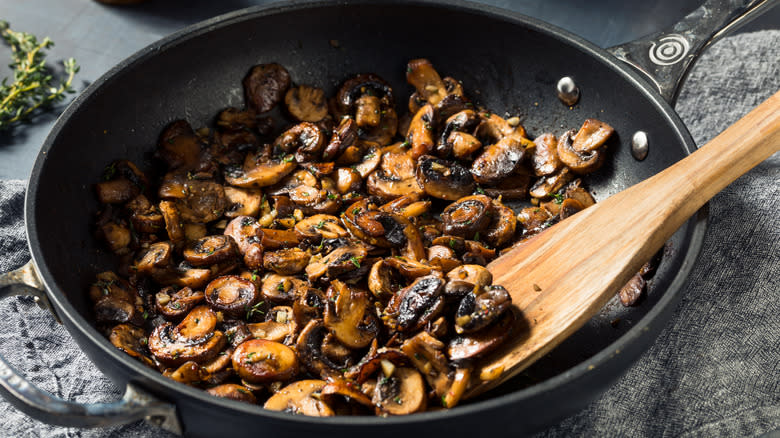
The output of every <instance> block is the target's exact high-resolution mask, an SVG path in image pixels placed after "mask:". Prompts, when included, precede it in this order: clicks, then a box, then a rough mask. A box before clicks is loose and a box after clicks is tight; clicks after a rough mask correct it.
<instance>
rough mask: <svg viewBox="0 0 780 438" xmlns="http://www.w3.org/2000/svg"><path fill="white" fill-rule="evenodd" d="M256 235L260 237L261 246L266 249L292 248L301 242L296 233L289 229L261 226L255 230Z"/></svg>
mask: <svg viewBox="0 0 780 438" xmlns="http://www.w3.org/2000/svg"><path fill="white" fill-rule="evenodd" d="M257 235H258V237H260V243H261V244H262V245H263V248H265V249H268V250H275V249H280V248H292V247H295V246H298V244H299V243H301V239H300V238H298V235H297V234H295V232H294V231H290V230H275V229H272V228H262V229H260V230H259V231H258V232H257Z"/></svg>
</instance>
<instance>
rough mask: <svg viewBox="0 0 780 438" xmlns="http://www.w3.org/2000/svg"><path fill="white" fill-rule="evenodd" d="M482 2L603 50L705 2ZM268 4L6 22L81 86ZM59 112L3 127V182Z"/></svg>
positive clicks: (3, 14) (44, 14) (85, 12)
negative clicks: (137, 56)
mask: <svg viewBox="0 0 780 438" xmlns="http://www.w3.org/2000/svg"><path fill="white" fill-rule="evenodd" d="M481 2H482V3H486V4H490V5H494V6H499V7H503V8H507V9H512V10H515V11H517V12H520V13H523V14H526V15H530V16H532V17H536V18H539V19H542V20H544V21H547V22H550V23H552V24H554V25H557V26H559V27H562V28H564V29H566V30H569V31H571V32H574V33H575V34H578V35H580V36H582V37H583V38H585V39H587V40H589V41H591V42H593V43H595V44H597V45H599V46H601V47H609V46H612V45H616V44H620V43H623V42H626V41H630V40H632V39H636V38H638V37H641V36H643V35H646V34H649V33H652V32H655V31H658V30H661V29H663V28H665V27H667V26H670V25H672V24H674V23H675V22H676V21H678V20H679V19H680V18H682V17H683V16H685V15H686V14H687V13H688V12H690V11H692V10H694V9H695V8H696V7H697V6H698V5H699V4H700V3H701V1H699V0H660V1H637V0H587V1H583V0H515V1H512V0H481ZM265 3H270V1H263V0H219V1H217V0H147V1H146V2H144V3H141V4H138V5H130V6H108V5H103V4H100V3H97V2H95V1H93V0H23V1H20V0H0V19H2V20H6V21H8V22H9V23H10V24H11V27H12V28H13V29H15V30H18V31H25V32H29V33H33V34H35V35H37V36H38V37H39V38H41V39H42V38H43V37H45V36H49V37H50V38H51V39H52V40H54V42H55V44H56V45H55V47H54V48H52V49H51V51H50V54H49V60H50V64H51V65H52V67H53V68H54V70H55V71H56V70H57V69H60V70H61V60H63V59H65V58H68V57H74V58H76V60H77V62H78V64H79V65H80V66H81V72H80V73H79V74H78V75H77V76H76V79H75V81H74V82H75V83H74V85H75V88H76V89H77V90H79V91H80V90H83V89H84V88H85V87H86V86H87V85H88V84H89V83H90V82H92V81H94V80H95V79H97V78H98V77H100V76H101V75H102V74H103V73H105V72H106V71H108V70H109V69H110V68H111V67H113V66H114V65H115V64H117V63H118V62H120V61H121V60H122V59H124V58H126V57H127V56H129V55H131V54H132V53H134V52H136V51H137V50H139V49H141V48H143V47H145V46H146V45H148V44H150V43H152V42H154V41H155V40H158V39H160V38H162V37H164V36H166V35H168V34H170V33H172V32H174V31H176V30H179V29H181V28H183V27H185V26H187V25H190V24H193V23H196V22H198V21H201V20H204V19H207V18H210V17H213V16H215V15H219V14H223V13H226V12H230V11H233V10H236V9H241V8H245V7H248V6H253V5H258V4H265ZM778 28H780V8H778V7H775V8H774V9H773V10H771V11H768V12H767V13H765V14H764V15H763V16H761V17H759V18H757V19H756V20H755V21H753V22H752V23H749V24H748V25H746V26H745V27H743V28H742V29H741V30H740V31H741V32H749V31H755V30H761V29H778ZM9 54H10V50H8V48H7V46H4V45H0V72H1V73H2V75H3V76H7V75H8V74H9V73H10V72H11V71H10V69H7V68H6V67H5V65H6V64H8V60H9ZM207 56H208V54H204V57H206V58H207ZM206 61H207V59H204V62H206ZM117 104H121V103H119V102H118V103H117ZM60 110H61V108H59V109H56V110H53V111H50V112H49V113H47V114H44V115H42V116H40V117H38V118H36V119H35V120H34V121H33V123H31V124H26V125H23V126H22V127H21V128H17V129H14V130H11V131H5V132H0V179H7V178H18V179H27V178H28V176H29V173H30V170H31V168H32V164H33V161H34V160H35V156H36V155H37V153H38V149H39V148H40V145H41V144H42V143H43V141H44V139H45V138H46V135H47V134H48V132H49V130H50V129H51V126H52V124H53V123H54V120H55V119H56V117H57V115H58V114H59V112H60ZM110 110H111V109H110V108H106V111H110ZM85 159H88V158H85Z"/></svg>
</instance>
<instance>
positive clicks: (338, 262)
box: [306, 244, 368, 282]
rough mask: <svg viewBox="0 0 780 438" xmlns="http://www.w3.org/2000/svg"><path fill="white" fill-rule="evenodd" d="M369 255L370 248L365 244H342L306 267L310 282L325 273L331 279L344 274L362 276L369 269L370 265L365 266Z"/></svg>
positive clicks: (352, 276)
mask: <svg viewBox="0 0 780 438" xmlns="http://www.w3.org/2000/svg"><path fill="white" fill-rule="evenodd" d="M367 255H368V250H367V249H366V247H365V246H364V245H360V244H352V245H346V246H341V247H338V248H336V249H334V250H333V251H331V252H329V253H328V254H326V255H325V256H324V257H322V258H321V259H319V260H317V261H315V262H313V263H310V264H309V266H307V267H306V275H307V276H308V278H309V281H310V282H315V281H317V280H318V279H319V278H320V277H322V276H323V275H327V277H328V278H329V279H331V280H333V279H335V278H337V277H342V276H344V277H347V276H348V277H350V278H355V277H357V276H362V275H363V273H364V272H367V270H368V266H364V260H365V258H366V256H367ZM346 274H349V275H346Z"/></svg>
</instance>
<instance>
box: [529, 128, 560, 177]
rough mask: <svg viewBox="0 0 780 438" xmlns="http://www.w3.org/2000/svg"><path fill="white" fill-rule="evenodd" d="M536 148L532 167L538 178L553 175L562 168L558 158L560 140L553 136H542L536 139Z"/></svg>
mask: <svg viewBox="0 0 780 438" xmlns="http://www.w3.org/2000/svg"><path fill="white" fill-rule="evenodd" d="M534 144H535V145H536V148H535V149H534V153H533V160H532V165H533V169H534V174H536V176H545V175H552V174H553V173H555V172H556V171H558V169H560V168H561V166H562V163H561V160H560V159H559V158H558V152H557V151H556V148H557V147H558V139H557V138H555V135H553V134H542V135H540V136H539V137H536V139H534Z"/></svg>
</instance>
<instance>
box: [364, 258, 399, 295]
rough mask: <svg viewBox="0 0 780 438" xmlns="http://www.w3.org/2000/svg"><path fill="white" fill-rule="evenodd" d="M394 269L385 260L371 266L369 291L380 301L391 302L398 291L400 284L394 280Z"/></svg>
mask: <svg viewBox="0 0 780 438" xmlns="http://www.w3.org/2000/svg"><path fill="white" fill-rule="evenodd" d="M394 277H395V276H394V273H393V269H392V268H391V267H390V265H388V264H387V262H385V261H384V260H379V261H377V262H376V263H374V265H373V266H371V272H370V273H369V274H368V290H370V291H371V293H373V294H374V296H375V297H376V298H378V299H380V300H383V301H385V302H386V301H387V300H389V299H390V298H391V297H392V296H393V295H394V294H395V292H396V290H397V289H398V284H399V282H398V281H397V280H396V279H395V278H394Z"/></svg>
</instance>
